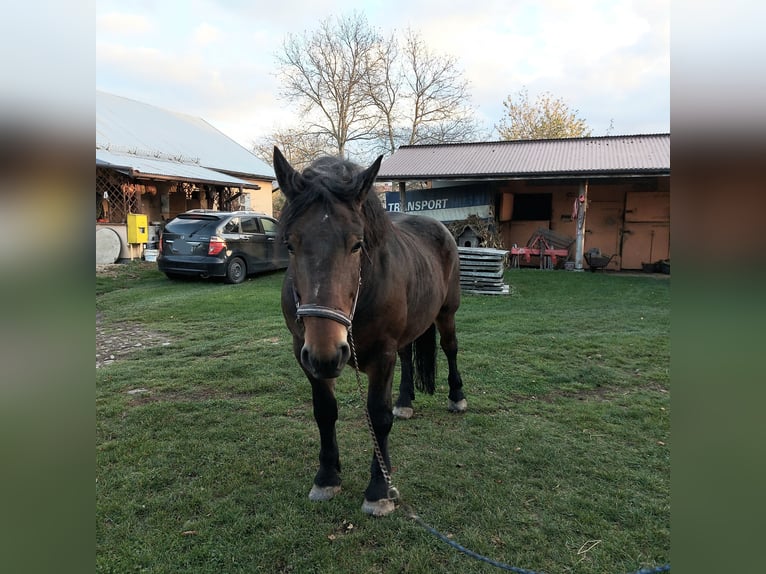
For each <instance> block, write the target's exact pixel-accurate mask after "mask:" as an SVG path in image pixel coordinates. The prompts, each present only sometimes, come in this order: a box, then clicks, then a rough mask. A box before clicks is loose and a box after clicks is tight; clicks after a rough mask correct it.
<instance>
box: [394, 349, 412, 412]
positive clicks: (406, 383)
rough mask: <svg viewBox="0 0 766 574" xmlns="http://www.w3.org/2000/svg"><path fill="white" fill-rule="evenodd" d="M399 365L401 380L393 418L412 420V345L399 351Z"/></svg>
mask: <svg viewBox="0 0 766 574" xmlns="http://www.w3.org/2000/svg"><path fill="white" fill-rule="evenodd" d="M399 365H400V367H401V372H402V378H401V381H400V382H399V397H398V398H397V399H396V405H395V406H394V416H395V417H396V418H398V419H409V418H412V415H413V414H414V410H413V408H412V401H413V400H415V385H414V383H413V367H412V343H409V344H408V345H405V346H404V347H402V348H401V349H399Z"/></svg>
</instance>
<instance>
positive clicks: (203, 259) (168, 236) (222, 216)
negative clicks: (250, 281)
mask: <svg viewBox="0 0 766 574" xmlns="http://www.w3.org/2000/svg"><path fill="white" fill-rule="evenodd" d="M287 260H288V254H287V248H286V247H285V246H284V245H283V244H282V243H281V242H279V241H278V240H277V221H276V220H275V219H274V218H272V217H269V216H268V215H266V214H264V213H258V212H255V211H213V210H206V209H193V210H191V211H187V212H186V213H181V214H180V215H178V216H177V217H174V218H173V219H171V220H170V221H169V222H168V223H167V224H166V225H165V229H164V230H163V232H162V236H161V237H160V253H159V255H158V257H157V267H158V268H159V270H160V271H162V272H163V273H165V275H167V277H168V278H169V279H181V278H184V277H190V276H197V277H223V278H224V279H225V281H226V282H227V283H242V281H244V280H245V278H246V277H247V276H248V275H253V274H255V273H259V272H263V271H273V270H277V269H284V268H285V267H287Z"/></svg>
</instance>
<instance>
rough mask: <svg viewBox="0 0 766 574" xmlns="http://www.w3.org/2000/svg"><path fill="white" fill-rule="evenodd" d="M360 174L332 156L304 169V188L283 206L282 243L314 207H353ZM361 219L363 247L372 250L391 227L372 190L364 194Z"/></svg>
mask: <svg viewBox="0 0 766 574" xmlns="http://www.w3.org/2000/svg"><path fill="white" fill-rule="evenodd" d="M363 171H364V170H363V168H362V167H360V166H359V165H357V164H355V163H353V162H351V161H348V160H344V159H341V158H337V157H332V156H324V157H320V158H319V159H317V160H315V161H314V162H313V163H312V164H311V165H310V166H308V167H307V168H306V169H304V170H303V174H302V175H303V182H304V183H303V188H302V189H300V190H299V192H298V193H297V194H296V196H295V197H294V198H293V199H292V200H289V201H288V202H287V203H286V204H285V207H284V209H283V210H282V215H281V216H280V223H281V229H282V239H286V237H285V236H286V233H287V230H289V229H290V227H291V226H292V225H293V223H294V222H295V220H296V219H297V218H298V217H300V216H301V215H302V214H303V213H304V212H306V211H307V210H308V209H312V208H314V207H315V206H316V205H317V204H320V205H321V206H322V207H331V206H332V205H333V204H336V203H339V202H340V203H345V204H347V205H352V206H353V204H354V203H355V202H356V198H357V195H358V193H359V186H360V185H361V180H362V172H363ZM296 183H297V182H296ZM362 216H363V218H364V221H365V228H366V232H365V238H364V240H365V244H366V245H367V246H368V247H370V248H372V247H375V246H377V245H378V244H380V243H381V242H383V241H385V238H386V237H387V236H388V234H389V232H390V230H391V228H392V225H391V221H390V220H389V218H388V216H387V215H386V211H385V210H384V209H383V206H382V205H381V203H380V200H379V199H378V197H377V196H376V195H375V192H374V191H373V190H370V191H369V192H368V193H367V196H366V198H365V201H364V203H363V204H362Z"/></svg>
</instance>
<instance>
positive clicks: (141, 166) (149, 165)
mask: <svg viewBox="0 0 766 574" xmlns="http://www.w3.org/2000/svg"><path fill="white" fill-rule="evenodd" d="M96 166H98V167H109V168H112V169H116V170H118V171H122V172H124V173H127V174H128V175H130V176H133V177H136V176H139V175H143V176H152V177H156V178H159V179H179V180H182V181H194V182H202V183H212V184H218V185H225V186H228V187H244V188H250V189H260V186H259V185H258V184H256V183H252V182H250V181H245V180H244V179H240V178H238V177H234V176H231V175H227V174H225V173H221V172H220V171H215V170H212V169H207V168H206V167H200V166H198V165H194V164H189V163H182V162H174V161H164V160H160V159H149V158H143V157H138V156H135V155H130V154H116V153H112V152H108V151H104V150H99V149H97V150H96Z"/></svg>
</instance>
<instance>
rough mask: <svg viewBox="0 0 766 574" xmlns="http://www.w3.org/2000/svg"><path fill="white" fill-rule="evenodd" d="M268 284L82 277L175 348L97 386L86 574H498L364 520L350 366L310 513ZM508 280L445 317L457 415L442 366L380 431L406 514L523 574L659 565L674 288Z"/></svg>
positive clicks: (312, 447) (297, 390) (260, 280)
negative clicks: (89, 568)
mask: <svg viewBox="0 0 766 574" xmlns="http://www.w3.org/2000/svg"><path fill="white" fill-rule="evenodd" d="M281 280H282V273H275V274H271V275H265V276H261V277H257V278H254V279H250V280H248V281H246V282H245V283H243V284H241V285H225V284H223V283H217V282H202V281H189V282H171V281H168V280H167V279H165V278H164V276H163V275H161V274H160V273H159V272H157V271H156V268H155V266H154V265H153V264H146V263H132V264H127V265H123V266H119V269H118V271H117V272H116V273H114V274H112V275H111V276H98V277H97V279H96V309H97V311H98V312H99V315H100V318H101V322H102V328H103V329H106V330H107V331H109V330H113V331H115V332H116V330H117V329H120V328H123V327H124V326H125V325H131V324H133V325H139V326H140V327H141V329H143V330H144V331H154V332H157V333H160V334H161V335H162V336H163V337H164V338H165V339H166V340H167V341H169V342H170V344H166V345H160V346H156V347H147V348H143V349H141V350H137V351H136V352H134V353H131V354H130V355H127V356H126V357H125V358H122V359H121V360H117V361H115V362H114V363H112V364H108V365H105V366H102V367H101V368H99V369H96V412H97V418H96V420H97V429H96V461H97V475H96V479H97V480H96V570H97V571H98V572H114V573H125V572H152V573H171V572H195V573H196V572H200V573H223V572H225V573H229V572H243V573H244V572H285V573H287V572H295V573H304V572H317V573H319V572H321V573H332V572H337V573H341V572H343V573H346V572H348V573H360V572H365V573H367V572H385V573H388V572H396V573H400V572H401V573H405V572H408V573H409V572H412V573H414V572H460V573H473V572H494V571H496V569H495V568H493V567H492V566H490V565H488V564H485V563H483V562H480V561H478V560H475V559H473V558H470V557H468V556H466V555H464V554H461V553H459V552H457V551H456V550H454V549H453V548H451V547H450V546H448V545H446V544H445V543H444V542H442V541H440V540H438V539H437V538H436V537H434V536H433V535H432V534H431V533H429V532H428V531H426V530H424V529H423V528H422V527H421V526H419V525H418V524H416V523H415V522H414V521H413V520H411V519H410V518H408V517H407V516H406V513H405V512H403V511H402V509H399V510H397V512H395V513H394V514H392V515H390V516H388V517H385V518H379V519H376V518H372V517H368V516H366V515H364V514H362V512H361V508H360V507H361V503H362V498H363V490H364V488H365V487H366V485H367V480H368V478H369V466H370V461H371V457H372V446H371V443H370V439H369V436H368V434H367V429H366V425H365V420H364V411H363V404H362V402H361V400H360V398H359V395H358V392H357V389H356V382H355V379H354V374H353V371H351V370H350V369H346V370H345V372H344V374H343V375H342V377H341V378H340V379H339V382H338V385H337V396H338V401H339V406H340V420H339V421H338V442H339V446H340V451H341V462H342V464H343V479H344V482H343V491H342V492H341V493H340V495H338V496H337V497H336V498H335V499H334V500H332V501H330V502H327V503H312V502H310V501H309V500H308V497H307V495H308V491H309V489H310V487H311V482H312V479H313V476H314V473H315V471H316V466H317V456H318V451H319V437H318V432H317V429H316V425H315V423H314V420H313V416H312V411H311V393H310V388H309V384H308V382H307V381H306V380H305V378H304V377H303V374H302V372H301V370H300V368H299V367H298V365H297V364H296V362H295V360H294V358H293V356H292V353H291V350H290V347H291V343H290V338H289V334H288V332H287V329H286V327H285V326H284V323H283V320H282V316H281V312H280V310H279V287H280V284H281ZM506 280H507V282H508V283H509V284H510V285H511V294H510V295H509V296H479V295H464V296H463V303H462V306H461V308H460V311H459V312H458V315H457V326H458V338H459V342H460V353H459V356H458V360H459V366H460V369H461V373H462V375H463V380H464V383H465V387H464V390H465V393H466V398H467V400H468V409H469V410H468V412H467V413H465V414H463V415H455V414H451V413H449V412H447V408H446V405H447V385H446V374H447V368H446V361H445V360H444V357H443V355H441V354H440V355H439V361H440V362H439V365H438V366H439V380H438V384H437V389H436V394H435V395H434V396H427V395H422V394H419V395H418V397H417V399H416V401H415V417H414V418H413V419H411V420H409V421H396V422H395V424H394V428H393V430H392V432H391V436H390V453H391V459H392V464H393V465H394V471H393V481H394V484H395V485H396V486H397V488H398V489H399V491H400V492H401V495H402V498H403V501H404V502H405V503H406V504H408V505H409V506H411V507H412V508H413V509H414V510H415V511H416V512H417V513H418V514H419V516H420V517H422V518H423V520H425V521H426V522H428V523H429V524H431V525H433V526H434V527H435V528H437V529H438V530H440V531H441V532H443V533H445V534H447V535H448V536H450V537H452V539H453V540H454V541H456V542H457V543H459V544H461V545H463V546H465V547H467V548H469V549H471V550H473V551H475V552H478V553H480V554H482V555H485V556H488V557H489V558H492V559H494V560H497V561H501V562H504V563H508V564H511V565H513V566H515V567H519V568H524V569H529V570H534V571H540V572H547V573H549V574H560V573H568V572H572V573H583V574H584V573H594V574H595V573H598V574H605V573H609V574H621V573H626V572H633V571H636V570H638V569H640V568H647V567H653V566H658V565H661V564H664V563H666V562H669V560H670V393H669V387H670V380H669V363H670V280H669V278H667V277H658V276H651V275H622V274H609V273H572V272H565V271H540V270H533V269H530V270H513V271H510V272H508V273H507V274H506ZM125 336H126V337H129V335H127V334H126V335H125ZM136 342H141V341H140V340H138V341H136ZM397 379H398V375H397ZM397 384H398V381H395V385H397Z"/></svg>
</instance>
